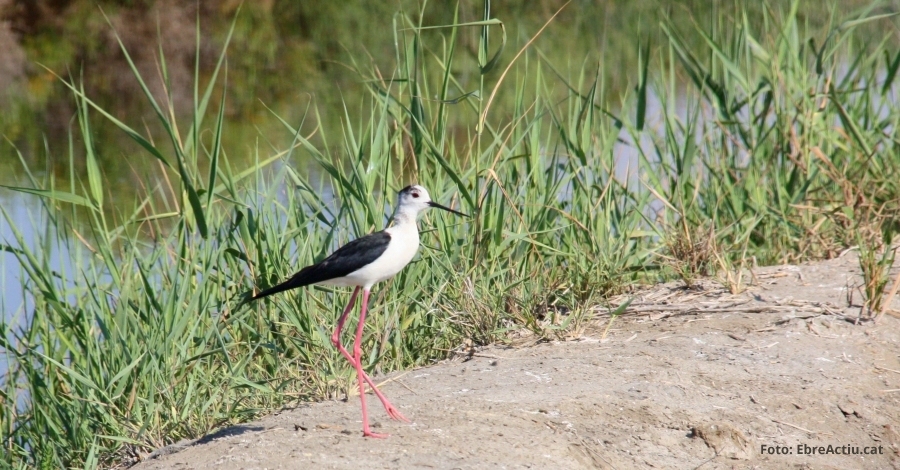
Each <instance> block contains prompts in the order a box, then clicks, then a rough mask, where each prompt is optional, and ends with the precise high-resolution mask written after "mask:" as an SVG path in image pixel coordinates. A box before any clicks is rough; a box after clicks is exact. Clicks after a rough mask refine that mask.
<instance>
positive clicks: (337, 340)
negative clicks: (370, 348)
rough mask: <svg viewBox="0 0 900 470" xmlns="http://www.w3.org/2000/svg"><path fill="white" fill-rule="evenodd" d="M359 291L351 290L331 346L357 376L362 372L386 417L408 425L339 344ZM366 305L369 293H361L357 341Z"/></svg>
mask: <svg viewBox="0 0 900 470" xmlns="http://www.w3.org/2000/svg"><path fill="white" fill-rule="evenodd" d="M359 289H360V288H359V287H357V288H356V289H353V294H352V295H351V296H350V302H349V303H348V304H347V308H346V309H344V313H342V314H341V317H340V318H339V319H338V324H337V328H335V330H334V334H332V335H331V344H333V345H334V347H336V348H337V349H338V351H340V352H341V354H342V355H343V356H344V357H345V358H347V360H348V361H349V362H350V365H352V366H353V368H354V369H356V371H357V375H359V372H362V380H364V381H365V382H366V383H367V384H369V387H371V388H372V391H373V392H375V396H377V397H378V399H379V400H381V404H382V406H384V411H386V412H387V414H388V416H390V417H391V418H392V419H396V420H398V421H405V422H407V423H408V422H409V420H408V419H406V417H405V416H403V415H402V414H401V413H400V410H398V409H397V408H394V405H392V404H391V402H390V401H388V399H387V397H386V396H384V394H383V393H381V390H378V387H376V386H375V383H374V382H372V379H371V378H370V377H369V376H368V374H366V373H365V372H363V371H362V367H361V366H360V362H359V360H357V359H355V358H354V357H353V356H351V355H350V353H349V352H347V350H346V349H344V345H342V344H341V329H343V328H344V322H345V321H346V320H347V314H349V313H350V309H352V308H353V305H354V304H355V303H356V295H357V294H358V293H359ZM368 303H369V292H368V291H363V311H362V313H361V314H360V317H359V323H360V326H359V327H358V328H357V329H358V330H359V332H357V341H359V338H360V335H361V332H362V326H361V325H362V323H363V320H364V319H365V314H366V308H367V307H368ZM363 406H365V398H363Z"/></svg>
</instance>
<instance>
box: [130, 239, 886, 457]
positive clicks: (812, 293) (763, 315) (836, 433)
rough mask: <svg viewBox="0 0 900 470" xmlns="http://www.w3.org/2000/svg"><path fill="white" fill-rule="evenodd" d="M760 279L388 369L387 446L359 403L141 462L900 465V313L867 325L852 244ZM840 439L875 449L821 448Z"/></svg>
mask: <svg viewBox="0 0 900 470" xmlns="http://www.w3.org/2000/svg"><path fill="white" fill-rule="evenodd" d="M755 274H756V285H755V286H753V287H751V288H750V289H749V290H748V291H746V292H744V293H742V294H738V295H731V294H730V293H728V292H727V291H725V290H724V289H722V287H721V286H720V285H719V284H717V283H715V282H714V281H704V282H703V283H702V285H701V287H700V288H699V289H694V290H686V289H683V288H681V287H679V285H678V284H677V283H672V284H670V285H664V286H656V287H653V288H648V289H646V290H642V291H639V292H637V293H635V294H632V295H636V298H635V301H634V302H633V303H632V304H631V306H630V308H629V310H628V311H627V312H626V313H625V314H624V315H622V316H621V317H619V318H617V319H616V320H615V322H614V323H613V325H612V327H611V328H610V330H609V331H608V332H607V334H606V337H605V338H602V336H603V333H604V330H605V328H606V326H607V323H608V317H606V316H600V317H599V319H598V320H597V321H596V322H595V323H594V324H592V325H590V326H589V327H587V328H585V329H584V330H583V331H580V332H578V334H577V335H574V336H575V337H573V338H571V339H569V340H566V341H556V342H535V341H534V339H533V338H521V339H520V340H518V341H516V342H515V345H514V346H496V347H490V348H486V349H482V350H479V351H477V352H476V353H475V354H474V355H470V356H468V357H458V358H456V359H454V360H449V361H445V362H443V363H440V364H438V365H435V366H432V367H428V368H423V369H417V370H412V371H404V372H399V373H395V374H392V375H390V376H387V377H376V378H375V380H376V382H379V383H382V382H384V385H382V386H381V389H382V390H383V391H384V392H385V394H386V395H388V397H390V399H391V401H392V402H393V404H394V405H395V406H397V407H398V408H399V409H400V411H401V412H402V413H403V414H405V415H406V416H407V417H408V418H410V419H411V420H412V423H410V424H406V423H400V422H397V421H392V420H390V419H388V418H387V415H386V414H385V413H384V410H383V409H382V407H381V405H380V404H379V402H378V400H377V399H376V398H375V397H374V396H372V395H368V403H369V413H370V416H371V417H372V418H373V421H374V422H375V426H377V428H376V429H374V431H376V432H382V433H389V434H390V435H391V436H390V437H389V438H387V439H380V440H378V439H364V438H363V437H361V432H360V429H361V424H360V423H361V421H360V419H361V418H360V410H359V399H358V397H350V398H349V400H348V401H331V402H324V403H316V404H311V405H300V406H299V407H298V408H295V409H289V410H282V411H280V412H278V413H274V414H273V415H271V416H268V417H266V418H263V419H261V420H259V421H256V422H252V423H247V424H243V425H240V426H234V427H231V428H227V429H224V430H221V431H219V432H216V433H214V434H212V435H209V436H206V437H204V438H202V439H199V440H197V441H194V442H185V443H180V444H178V445H175V446H170V447H169V448H166V449H161V450H160V451H157V452H155V453H154V454H153V455H151V456H147V457H146V460H145V461H143V462H141V463H140V464H138V465H136V466H135V467H132V468H135V469H139V470H150V469H163V468H166V469H168V468H174V469H194V468H196V469H201V468H216V469H279V468H284V469H288V468H339V469H369V468H376V469H377V468H401V469H413V468H416V469H417V468H437V469H453V468H460V469H470V468H573V469H574V468H613V469H631V468H667V469H668V468H701V469H719V468H728V469H731V468H735V469H744V468H816V469H832V468H833V469H854V468H860V469H863V468H864V469H874V468H879V469H882V468H900V319H898V318H897V317H896V316H892V315H884V316H883V317H882V318H881V319H880V320H879V321H878V322H877V323H876V322H871V321H869V322H862V323H859V324H854V323H853V322H852V320H854V319H856V318H857V315H858V312H859V307H858V304H859V303H860V302H861V300H862V299H861V296H860V295H858V294H857V295H855V296H854V297H853V299H851V300H852V302H853V304H854V305H848V295H847V291H848V285H852V284H853V283H854V282H858V276H859V269H858V264H857V262H856V259H855V258H854V256H853V254H852V253H850V254H847V255H845V256H844V257H842V258H839V259H836V260H831V261H827V262H823V263H816V264H811V265H802V266H778V267H769V268H760V269H757V270H755ZM893 307H894V308H898V307H900V302H896V301H895V302H894V304H893ZM601 338H602V339H601ZM828 446H832V448H839V449H840V450H842V451H843V450H847V451H851V452H852V451H853V450H857V449H858V451H860V452H864V451H866V450H870V451H871V450H874V451H875V452H876V454H874V455H862V454H858V455H835V454H830V455H819V453H820V452H821V451H823V450H824V451H827V450H828ZM848 446H849V447H848ZM770 452H773V453H770ZM778 452H781V454H779V453H778ZM811 452H816V454H815V455H812V454H810V453H811Z"/></svg>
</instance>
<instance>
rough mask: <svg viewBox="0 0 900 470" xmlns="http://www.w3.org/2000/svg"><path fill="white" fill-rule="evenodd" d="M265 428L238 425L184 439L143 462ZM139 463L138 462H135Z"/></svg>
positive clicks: (157, 451) (154, 452)
mask: <svg viewBox="0 0 900 470" xmlns="http://www.w3.org/2000/svg"><path fill="white" fill-rule="evenodd" d="M265 429H266V428H265V427H263V426H253V425H248V424H238V425H237V426H229V427H227V428H223V429H219V430H218V431H216V432H213V433H210V434H207V435H205V436H203V437H201V438H198V439H184V440H181V441H178V442H176V443H174V444H169V445H167V446H165V447H162V448H159V449H156V450H155V451H153V452H151V453H150V455H148V456H147V457H145V458H144V459H143V460H152V459H155V458H157V457H162V456H163V455H169V454H175V453H178V452H181V451H183V450H185V449H187V448H189V447H193V446H196V445H203V444H208V443H210V442H212V441H214V440H216V439H222V438H224V437H232V436H240V435H241V434H245V433H248V432H260V431H265ZM135 463H137V462H135Z"/></svg>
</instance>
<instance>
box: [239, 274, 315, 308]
mask: <svg viewBox="0 0 900 470" xmlns="http://www.w3.org/2000/svg"><path fill="white" fill-rule="evenodd" d="M303 281H304V280H303V279H301V278H300V276H297V275H295V276H294V277H292V278H290V279H288V280H287V281H284V282H282V283H281V284H278V285H275V286H272V287H270V288H268V289H266V290H263V291H261V292H259V293H257V294H253V293H252V292H247V293H246V294H244V295H245V299H244V300H242V301H241V305H243V304H245V303H247V302H252V301H254V300H259V299H261V298H263V297H268V296H270V295H272V294H277V293H279V292H284V291H286V290H291V289H295V288H297V287H303V286H305V285H307V283H306V282H303Z"/></svg>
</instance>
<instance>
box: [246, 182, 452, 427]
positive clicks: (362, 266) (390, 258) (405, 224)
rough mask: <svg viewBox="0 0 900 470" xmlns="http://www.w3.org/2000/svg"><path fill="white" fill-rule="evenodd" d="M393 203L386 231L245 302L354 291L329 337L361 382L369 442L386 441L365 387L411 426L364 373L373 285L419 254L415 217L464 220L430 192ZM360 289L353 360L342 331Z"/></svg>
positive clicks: (407, 194) (417, 191)
mask: <svg viewBox="0 0 900 470" xmlns="http://www.w3.org/2000/svg"><path fill="white" fill-rule="evenodd" d="M397 199H398V201H397V210H396V212H395V213H394V225H392V226H391V227H390V228H387V229H385V230H382V231H381V232H376V233H373V234H370V235H366V236H364V237H361V238H357V239H356V240H353V241H351V242H350V243H347V244H346V245H344V246H342V247H340V248H338V249H337V251H335V252H334V253H332V254H331V255H329V256H328V257H327V258H325V259H323V260H322V261H320V262H318V263H316V264H314V265H312V266H307V267H305V268H303V269H301V270H300V271H299V272H297V274H294V275H293V276H291V278H290V279H288V280H286V281H284V282H282V283H281V284H278V285H276V286H274V287H270V288H268V289H266V290H264V291H262V292H260V293H258V294H256V295H253V296H252V297H251V298H250V299H248V300H256V299H260V298H263V297H266V296H269V295H272V294H276V293H278V292H283V291H286V290H288V289H294V288H297V287H303V286H308V285H311V284H327V285H333V286H354V287H355V289H353V294H352V295H351V296H350V302H349V303H348V304H347V308H345V309H344V313H342V314H341V317H340V318H339V319H338V323H337V328H335V330H334V334H332V335H331V343H332V344H334V346H335V347H336V348H338V350H339V351H340V352H341V354H343V356H344V357H345V358H347V360H348V361H350V364H352V365H353V367H354V368H355V369H356V378H357V380H358V381H359V396H360V399H361V400H362V419H363V435H364V436H367V437H387V435H386V434H376V433H373V432H372V431H371V430H370V429H369V416H368V412H367V411H366V393H365V385H364V384H363V382H365V383H367V384H369V387H371V388H372V391H373V392H375V395H376V396H378V399H379V400H381V404H382V405H384V409H385V411H387V414H388V415H389V416H390V417H391V418H393V419H397V420H401V421H406V422H409V420H408V419H406V417H404V416H403V415H402V414H400V411H399V410H397V409H396V408H394V406H393V405H391V402H389V401H388V399H387V397H385V396H384V394H382V393H381V391H379V390H378V387H376V386H375V383H374V382H372V379H371V378H369V376H368V375H367V374H366V373H365V372H363V370H362V362H361V358H362V349H361V347H360V341H361V340H362V332H363V324H364V322H365V321H366V309H367V308H368V304H369V291H370V289H371V288H372V286H373V285H374V284H375V283H378V282H381V281H384V280H386V279H389V278H391V277H393V276H394V275H395V274H397V273H398V272H400V270H401V269H403V268H404V267H405V266H406V265H407V264H409V262H410V261H412V259H413V256H415V255H416V251H418V249H419V228H418V226H417V225H416V218H417V217H418V215H419V213H420V212H422V211H424V210H425V209H428V208H429V207H437V208H438V209H443V210H445V211H448V212H452V213H454V214H457V215H461V216H464V217H467V216H466V214H463V213H462V212H457V211H455V210H453V209H450V208H449V207H445V206H442V205H440V204H438V203H436V202H434V201H432V200H431V197H429V195H428V191H426V190H425V188H423V187H421V186H417V185H414V186H407V187H405V188H403V189H402V190H401V191H400V194H399V195H398V198H397ZM360 289H362V291H363V296H362V306H361V308H360V312H359V324H358V325H357V327H356V338H355V340H354V341H353V355H350V353H349V352H347V350H346V349H345V348H344V346H343V345H342V344H341V329H342V328H343V327H344V321H345V320H347V315H348V314H349V313H350V309H352V308H353V305H354V304H355V303H356V296H357V294H359V290H360Z"/></svg>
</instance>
